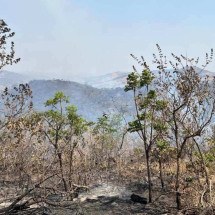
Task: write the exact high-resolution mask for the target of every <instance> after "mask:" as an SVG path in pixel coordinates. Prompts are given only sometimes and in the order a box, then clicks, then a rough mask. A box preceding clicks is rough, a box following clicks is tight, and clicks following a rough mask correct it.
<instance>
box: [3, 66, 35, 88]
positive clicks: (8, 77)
mask: <svg viewBox="0 0 215 215" xmlns="http://www.w3.org/2000/svg"><path fill="white" fill-rule="evenodd" d="M30 80H31V78H30V77H28V76H26V75H22V74H18V73H15V72H10V71H5V70H2V71H0V89H3V88H5V87H6V86H7V87H9V86H12V85H15V84H18V83H28V82H29V81H30Z"/></svg>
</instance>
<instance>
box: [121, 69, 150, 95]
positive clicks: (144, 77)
mask: <svg viewBox="0 0 215 215" xmlns="http://www.w3.org/2000/svg"><path fill="white" fill-rule="evenodd" d="M153 79H154V75H153V74H152V72H151V71H150V70H147V69H144V70H143V71H142V73H141V74H138V73H137V72H136V71H134V72H132V73H130V74H129V75H128V77H127V85H126V86H125V91H126V92H127V91H130V90H136V89H140V88H142V87H147V86H149V85H150V84H151V83H152V81H153Z"/></svg>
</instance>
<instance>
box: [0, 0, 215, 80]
mask: <svg viewBox="0 0 215 215" xmlns="http://www.w3.org/2000/svg"><path fill="white" fill-rule="evenodd" d="M214 9H215V1H214V0H204V1H200V0H180V1H178V0H0V14H1V17H0V19H4V20H5V22H6V23H7V24H8V26H9V27H10V28H11V29H12V30H13V31H15V33H16V35H15V37H14V39H13V40H14V42H15V49H16V55H17V57H21V62H20V63H18V64H16V65H12V66H10V67H7V68H6V69H7V70H10V71H14V72H18V73H23V74H28V75H29V76H34V77H35V78H39V79H40V78H60V79H65V80H66V79H69V80H75V79H77V78H83V77H88V76H98V75H103V74H107V73H112V72H116V71H125V72H130V71H131V70H132V65H133V64H135V62H134V60H133V59H132V58H131V57H130V54H131V53H132V54H134V55H136V56H141V55H143V56H144V57H145V59H146V60H147V61H148V62H149V64H150V63H151V62H152V54H153V53H156V44H157V43H158V44H159V45H160V46H161V48H162V50H163V52H164V53H165V54H166V55H167V56H169V55H170V53H172V52H174V53H175V54H184V55H187V56H190V57H198V56H199V57H200V58H201V59H204V56H205V53H206V52H209V51H210V49H211V48H215V13H214ZM208 69H209V70H211V71H215V63H214V62H213V63H212V64H211V65H210V66H209V67H208Z"/></svg>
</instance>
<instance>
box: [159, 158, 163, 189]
mask: <svg viewBox="0 0 215 215" xmlns="http://www.w3.org/2000/svg"><path fill="white" fill-rule="evenodd" d="M158 162H159V172H160V182H161V188H162V190H163V189H164V181H163V170H162V161H161V158H160V157H159V159H158Z"/></svg>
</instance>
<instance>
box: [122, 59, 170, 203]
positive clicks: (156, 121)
mask: <svg viewBox="0 0 215 215" xmlns="http://www.w3.org/2000/svg"><path fill="white" fill-rule="evenodd" d="M132 56H133V55H132ZM133 57H134V56H133ZM134 58H135V57H134ZM135 59H136V60H137V61H138V62H139V63H140V64H141V65H142V66H143V71H142V73H141V74H139V73H138V72H137V70H136V68H135V67H133V69H134V72H132V73H130V74H129V75H128V77H127V85H126V86H125V91H126V92H127V91H133V98H134V104H135V111H136V113H135V119H134V120H133V121H131V122H129V123H128V124H129V128H128V131H129V132H137V133H138V135H139V137H140V138H141V140H142V141H143V145H144V151H145V157H146V166H147V177H148V191H149V202H151V201H152V187H151V184H152V183H151V169H150V154H151V150H152V147H153V146H154V144H155V143H156V140H157V139H158V138H159V136H161V135H162V133H163V132H165V131H166V129H167V127H166V125H165V122H164V121H163V120H162V114H161V112H162V110H163V109H164V108H165V106H166V102H165V100H159V99H158V97H157V93H156V91H155V90H154V89H152V88H153V86H152V85H153V80H154V78H155V77H154V75H153V73H152V72H151V71H150V69H149V67H148V66H147V64H146V62H145V61H144V59H143V58H142V60H141V61H139V60H138V59H137V58H135Z"/></svg>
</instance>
